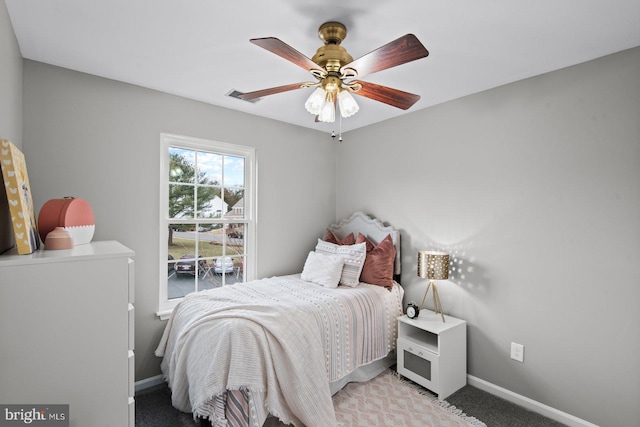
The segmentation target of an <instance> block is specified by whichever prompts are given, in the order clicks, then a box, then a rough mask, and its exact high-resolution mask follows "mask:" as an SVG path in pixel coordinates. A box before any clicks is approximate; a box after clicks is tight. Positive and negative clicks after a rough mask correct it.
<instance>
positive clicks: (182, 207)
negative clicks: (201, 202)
mask: <svg viewBox="0 0 640 427" xmlns="http://www.w3.org/2000/svg"><path fill="white" fill-rule="evenodd" d="M194 189H195V187H194V186H193V185H183V184H169V218H193V208H194V206H195V204H194V200H195V195H194Z"/></svg>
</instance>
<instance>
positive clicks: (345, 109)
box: [338, 90, 360, 118]
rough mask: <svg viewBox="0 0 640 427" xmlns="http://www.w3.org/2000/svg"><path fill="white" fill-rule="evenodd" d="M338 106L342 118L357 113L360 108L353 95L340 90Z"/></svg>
mask: <svg viewBox="0 0 640 427" xmlns="http://www.w3.org/2000/svg"><path fill="white" fill-rule="evenodd" d="M338 106H339V107H340V114H341V115H342V117H345V118H346V117H351V116H353V115H354V114H355V113H357V112H358V110H359V109H360V107H359V106H358V103H357V102H356V100H355V98H354V97H353V95H351V94H350V93H349V92H348V91H346V90H341V91H340V93H339V94H338Z"/></svg>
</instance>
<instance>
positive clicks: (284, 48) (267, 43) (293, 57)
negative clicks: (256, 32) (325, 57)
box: [249, 37, 324, 72]
mask: <svg viewBox="0 0 640 427" xmlns="http://www.w3.org/2000/svg"><path fill="white" fill-rule="evenodd" d="M249 41H250V42H251V43H253V44H255V45H257V46H260V47H261V48H263V49H266V50H268V51H269V52H272V53H275V54H276V55H278V56H281V57H282V58H284V59H286V60H287V61H290V62H293V63H294V64H296V65H297V66H298V67H301V68H304V69H305V70H306V71H311V70H318V71H321V72H324V71H323V70H322V67H321V66H319V65H318V64H316V63H315V62H313V61H312V60H311V59H309V58H307V57H306V56H304V55H303V54H301V53H300V52H298V51H297V50H295V49H294V48H292V47H291V46H289V45H288V44H286V43H285V42H283V41H282V40H280V39H277V38H275V37H265V38H261V39H251V40H249Z"/></svg>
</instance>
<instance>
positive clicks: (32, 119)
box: [24, 60, 335, 380]
mask: <svg viewBox="0 0 640 427" xmlns="http://www.w3.org/2000/svg"><path fill="white" fill-rule="evenodd" d="M24 83H25V89H24V124H25V130H24V138H25V144H24V152H25V156H26V157H27V162H28V169H29V178H30V181H31V184H32V187H33V195H34V204H35V206H36V209H37V210H39V209H40V208H41V207H42V205H43V204H44V203H45V202H46V201H47V200H49V199H52V198H59V197H63V196H67V195H73V196H77V197H82V198H84V199H86V200H87V201H88V202H89V203H90V204H91V206H92V208H93V211H94V214H95V217H96V232H95V236H94V240H111V239H115V240H119V241H120V242H122V243H123V244H125V245H126V246H128V247H130V248H131V249H133V250H135V252H136V312H135V313H136V343H135V345H136V379H137V380H140V379H145V378H149V377H152V376H155V375H158V374H159V373H160V369H159V362H160V360H159V359H158V358H156V357H155V356H154V355H153V352H154V350H155V347H156V346H157V344H158V341H159V339H160V335H161V333H162V329H163V327H164V325H165V322H162V321H160V320H158V319H157V318H156V316H155V314H154V313H155V312H156V311H157V309H158V282H159V277H158V274H159V272H158V270H159V268H158V247H159V246H158V245H160V244H162V243H163V242H159V238H158V230H159V218H158V212H159V184H158V179H159V175H160V172H159V171H160V169H159V168H160V151H159V150H160V148H159V143H160V133H161V132H168V133H174V134H180V135H187V136H193V137H197V138H205V139H212V140H218V141H224V142H228V143H232V144H241V145H246V146H252V147H256V148H257V161H258V178H259V193H258V229H259V231H258V275H259V277H264V276H271V275H275V274H283V273H293V272H298V271H300V270H301V267H302V265H303V264H304V260H305V258H306V254H307V252H308V251H309V250H310V249H312V248H313V247H314V245H315V239H316V238H317V237H318V236H321V235H322V232H323V231H324V226H325V225H326V224H330V223H332V222H333V221H334V219H335V197H334V191H335V163H334V154H333V153H334V145H333V144H332V141H331V139H330V138H329V136H327V135H325V134H321V133H318V132H314V131H310V130H308V129H304V128H300V127H294V126H291V125H287V124H282V123H278V122H275V121H272V120H267V119H261V118H258V117H255V116H250V115H247V114H242V113H238V112H234V111H231V110H227V109H222V108H217V107H213V106H211V105H207V104H203V103H200V102H196V101H190V100H186V99H184V98H180V97H176V96H172V95H167V94H163V93H160V92H156V91H152V90H148V89H143V88H140V87H137V86H132V85H127V84H123V83H118V82H115V81H112V80H107V79H103V78H99V77H95V76H90V75H87V74H82V73H78V72H74V71H70V70H66V69H62V68H58V67H53V66H49V65H45V64H42V63H38V62H33V61H28V60H25V61H24ZM238 102H241V101H238ZM310 153H312V154H313V155H312V156H310ZM165 244H166V243H165ZM87 280H88V281H90V280H91V278H90V277H87ZM94 303H95V302H94V301H78V304H94ZM96 315H97V316H99V315H100V313H99V312H97V313H96ZM78 321H81V319H78ZM96 332H97V333H98V332H99V331H96Z"/></svg>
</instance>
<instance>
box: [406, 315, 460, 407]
mask: <svg viewBox="0 0 640 427" xmlns="http://www.w3.org/2000/svg"><path fill="white" fill-rule="evenodd" d="M444 318H445V322H442V318H441V317H440V315H439V314H438V315H436V314H435V313H434V312H432V311H429V310H420V316H418V317H417V318H415V319H409V318H408V317H407V316H402V317H399V318H398V366H397V369H398V373H399V374H400V375H402V376H404V377H406V378H409V379H410V380H412V381H414V382H416V383H418V384H420V385H421V386H423V387H425V388H427V389H429V390H431V391H432V392H434V393H435V394H437V395H438V399H440V400H442V399H446V398H447V397H449V396H450V395H451V394H453V393H454V392H455V391H456V390H459V389H460V388H462V387H464V386H465V385H466V384H467V322H465V321H464V320H460V319H456V318H455V317H451V316H444Z"/></svg>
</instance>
